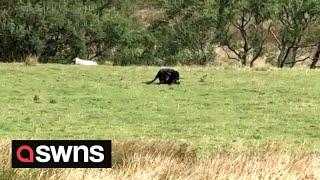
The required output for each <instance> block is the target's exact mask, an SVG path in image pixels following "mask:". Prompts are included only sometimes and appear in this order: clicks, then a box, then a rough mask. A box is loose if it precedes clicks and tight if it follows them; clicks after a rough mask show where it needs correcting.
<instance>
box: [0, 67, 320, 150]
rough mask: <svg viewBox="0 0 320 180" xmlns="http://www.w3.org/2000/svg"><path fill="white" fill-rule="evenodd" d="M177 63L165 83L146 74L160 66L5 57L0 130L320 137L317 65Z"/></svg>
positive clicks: (202, 138) (14, 133) (203, 143)
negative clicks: (175, 78) (33, 62)
mask: <svg viewBox="0 0 320 180" xmlns="http://www.w3.org/2000/svg"><path fill="white" fill-rule="evenodd" d="M178 69H179V71H180V73H181V76H182V84H181V85H179V86H177V85H174V86H167V85H146V84H143V83H142V82H143V81H147V80H151V79H152V78H153V77H154V75H155V74H156V72H157V70H158V68H157V67H135V66H133V67H110V66H99V67H80V66H71V65H70V66H69V65H40V66H36V67H26V66H24V65H22V64H0V138H12V139H19V138H22V139H29V138H34V139H112V140H126V139H132V138H145V139H170V140H172V139H176V140H183V141H187V142H189V143H191V144H192V145H194V146H196V147H199V148H200V150H205V151H212V150H215V149H221V148H233V147H239V146H240V147H242V146H243V147H246V146H250V145H256V144H258V143H264V142H268V141H273V140H276V141H279V142H281V143H285V144H291V145H293V146H295V145H299V146H300V145H302V146H305V147H308V148H312V149H317V148H319V147H320V131H319V128H320V121H319V120H320V109H319V108H320V71H308V70H282V71H280V70H268V71H254V70H249V69H222V68H221V69H215V68H209V67H207V68H203V67H178ZM205 74H207V75H208V76H207V78H206V80H205V81H204V82H200V81H199V79H200V78H201V77H202V76H204V75H205ZM35 95H36V96H38V97H39V100H38V101H36V102H35V101H34V100H33V98H34V96H35Z"/></svg>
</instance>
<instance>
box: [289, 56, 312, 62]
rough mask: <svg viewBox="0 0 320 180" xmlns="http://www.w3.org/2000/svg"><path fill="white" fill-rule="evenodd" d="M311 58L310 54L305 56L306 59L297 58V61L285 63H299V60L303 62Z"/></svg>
mask: <svg viewBox="0 0 320 180" xmlns="http://www.w3.org/2000/svg"><path fill="white" fill-rule="evenodd" d="M309 58H310V56H308V57H306V58H304V59H300V60H296V61H293V62H287V63H285V64H294V63H297V62H303V61H306V60H308V59H309Z"/></svg>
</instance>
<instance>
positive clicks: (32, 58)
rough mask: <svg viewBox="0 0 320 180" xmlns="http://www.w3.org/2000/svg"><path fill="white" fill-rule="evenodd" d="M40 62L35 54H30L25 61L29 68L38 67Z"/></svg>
mask: <svg viewBox="0 0 320 180" xmlns="http://www.w3.org/2000/svg"><path fill="white" fill-rule="evenodd" d="M38 62H39V57H38V56H37V55H34V54H29V55H28V56H27V57H26V59H25V64H26V65H27V66H36V65H37V64H38Z"/></svg>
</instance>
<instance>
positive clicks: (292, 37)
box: [270, 0, 319, 68]
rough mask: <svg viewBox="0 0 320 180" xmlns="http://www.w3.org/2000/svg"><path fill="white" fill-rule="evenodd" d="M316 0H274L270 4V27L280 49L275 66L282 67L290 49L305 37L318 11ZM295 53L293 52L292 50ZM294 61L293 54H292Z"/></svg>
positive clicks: (295, 47) (298, 46)
mask: <svg viewBox="0 0 320 180" xmlns="http://www.w3.org/2000/svg"><path fill="white" fill-rule="evenodd" d="M318 3H319V2H318V1H317V0H307V1H306V0H274V1H273V5H272V6H270V7H271V9H272V11H273V12H274V13H273V19H272V23H273V26H272V28H271V29H270V32H271V33H272V35H273V37H274V39H275V40H276V44H277V47H278V49H279V51H280V53H279V55H278V58H277V66H278V67H279V68H282V67H284V65H285V64H286V62H287V59H288V56H289V54H290V52H291V51H293V50H294V51H297V49H298V48H300V46H301V45H300V43H301V42H302V41H303V40H304V39H305V38H306V36H307V35H306V31H307V30H308V28H310V27H311V26H312V24H313V23H314V22H315V20H316V18H315V17H316V15H317V14H318V13H319V10H318V8H317V4H318ZM293 53H294V54H296V53H295V52H293ZM293 59H294V62H293V63H295V62H296V60H295V55H294V58H293Z"/></svg>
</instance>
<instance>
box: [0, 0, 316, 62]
mask: <svg viewBox="0 0 320 180" xmlns="http://www.w3.org/2000/svg"><path fill="white" fill-rule="evenodd" d="M319 6H320V5H319V3H318V2H317V0H307V1H306V0H269V1H264V0H199V1H194V0H179V1H178V0H170V1H169V0H123V1H117V0H80V1H77V0H68V1H66V0H43V1H38V0H17V1H9V0H1V1H0V61H2V62H13V61H24V60H25V58H26V57H27V56H28V55H35V56H37V57H38V58H39V61H40V62H41V63H71V61H72V59H73V58H74V57H76V56H78V57H81V58H85V59H92V60H96V61H98V62H100V63H104V62H105V61H111V62H112V63H113V64H115V65H133V64H143V65H175V64H187V65H189V64H200V65H205V64H207V63H210V62H212V61H213V60H214V59H215V51H214V48H216V47H217V46H220V47H223V48H224V49H228V50H227V51H226V52H227V53H228V54H229V55H231V56H230V59H235V60H237V62H239V64H242V65H250V66H253V64H254V62H255V61H256V60H257V59H258V58H259V57H260V56H262V55H263V54H264V53H266V52H267V51H268V50H269V49H272V51H275V52H276V51H277V50H279V51H280V53H279V55H278V59H277V58H273V59H272V60H271V63H272V64H275V65H277V66H278V67H283V66H284V65H285V64H288V63H289V64H290V62H292V63H291V65H290V66H294V65H295V62H298V61H299V59H298V60H296V56H298V55H297V54H299V53H298V52H299V51H300V50H303V51H304V52H305V51H308V49H306V50H304V48H306V47H312V46H315V45H316V43H318V42H319V35H318V34H320V31H319V29H320V28H319V18H320V16H319V14H320V13H319V9H320V7H319ZM139 10H142V11H139ZM154 11H156V12H154ZM153 13H155V14H154V15H153ZM142 16H144V17H146V16H148V17H152V16H154V17H152V18H150V19H151V20H145V19H144V18H143V17H142ZM273 47H278V49H276V48H273ZM267 49H268V50H267ZM288 56H290V58H288ZM287 59H291V61H290V62H288V61H287ZM314 62H315V61H314Z"/></svg>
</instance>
